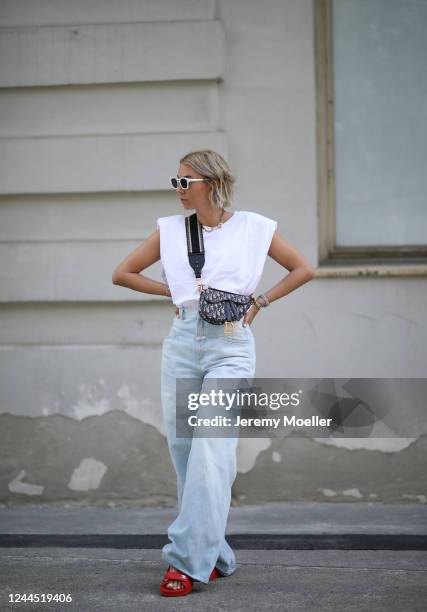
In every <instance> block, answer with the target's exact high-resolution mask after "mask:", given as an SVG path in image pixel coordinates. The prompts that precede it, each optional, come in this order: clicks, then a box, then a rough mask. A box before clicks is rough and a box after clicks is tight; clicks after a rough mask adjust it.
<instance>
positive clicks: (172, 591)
mask: <svg viewBox="0 0 427 612" xmlns="http://www.w3.org/2000/svg"><path fill="white" fill-rule="evenodd" d="M169 567H170V566H169ZM169 567H168V569H167V571H166V573H165V575H164V578H163V580H162V582H161V584H160V593H161V594H162V595H164V596H165V597H179V596H180V595H188V594H189V593H191V591H192V590H193V578H191V576H187V574H184V573H182V572H175V571H174V570H171V569H169ZM217 578H222V574H220V573H219V572H218V570H217V569H216V567H214V568H213V570H212V572H211V575H210V576H209V580H210V581H212V580H216V579H217ZM171 580H179V582H182V584H183V585H184V586H183V587H179V588H174V587H168V586H166V585H167V583H168V582H170V581H171Z"/></svg>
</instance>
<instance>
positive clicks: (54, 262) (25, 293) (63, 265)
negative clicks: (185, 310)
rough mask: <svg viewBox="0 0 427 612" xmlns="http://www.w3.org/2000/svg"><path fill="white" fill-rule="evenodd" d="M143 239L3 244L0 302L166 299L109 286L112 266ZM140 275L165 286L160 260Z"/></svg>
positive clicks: (0, 257) (110, 284) (0, 252)
mask: <svg viewBox="0 0 427 612" xmlns="http://www.w3.org/2000/svg"><path fill="white" fill-rule="evenodd" d="M154 229H155V228H154ZM153 231H154V230H153ZM144 238H145V237H144ZM144 238H142V239H141V240H140V241H126V240H123V241H105V242H21V243H13V242H12V243H1V244H0V302H20V301H36V302H37V301H74V302H78V301H97V302H98V301H106V300H109V301H110V300H111V301H144V300H148V301H150V300H155V299H162V300H166V301H167V300H168V298H166V297H162V296H157V295H151V294H147V293H141V292H138V291H134V290H131V289H127V288H125V287H120V286H119V285H113V283H112V280H111V276H112V274H113V271H114V269H115V268H116V266H117V265H118V264H119V263H120V262H121V261H122V260H123V259H124V258H125V257H126V256H127V255H128V254H129V253H130V252H131V251H132V250H133V249H135V248H136V247H137V246H139V244H141V242H142V241H143V240H144ZM183 239H184V240H185V236H184V237H183ZM143 274H144V276H149V277H150V278H153V279H155V280H158V281H161V282H163V279H162V277H161V264H160V261H158V262H156V263H155V264H153V265H152V266H150V267H149V268H147V270H146V271H144V272H143Z"/></svg>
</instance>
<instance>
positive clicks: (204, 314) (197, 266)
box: [185, 213, 254, 333]
mask: <svg viewBox="0 0 427 612" xmlns="http://www.w3.org/2000/svg"><path fill="white" fill-rule="evenodd" d="M185 230H186V233H187V250H188V260H189V262H190V266H191V267H192V268H193V270H194V273H195V275H196V282H197V288H198V290H199V292H200V299H199V315H200V317H201V318H202V319H204V320H205V321H207V322H208V323H212V324H213V325H223V324H225V330H224V333H230V332H231V333H232V331H233V326H234V321H240V319H241V318H242V317H243V316H244V315H245V314H246V312H247V311H248V310H249V308H250V306H251V304H252V303H253V301H254V297H253V294H251V295H242V294H240V293H231V292H230V291H223V290H222V289H215V288H214V287H209V286H206V285H203V284H202V281H201V273H202V268H203V266H204V265H205V249H204V243H203V229H202V225H201V223H200V222H199V220H198V219H197V214H196V213H194V214H193V215H189V216H188V217H185ZM230 327H231V330H230V331H229V328H230Z"/></svg>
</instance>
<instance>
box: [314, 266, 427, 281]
mask: <svg viewBox="0 0 427 612" xmlns="http://www.w3.org/2000/svg"><path fill="white" fill-rule="evenodd" d="M356 276H427V264H382V265H381V264H364V265H363V264H357V265H346V266H343V265H340V266H338V265H334V266H331V265H324V266H322V265H321V266H319V267H318V268H316V275H315V278H338V277H346V278H351V277H356Z"/></svg>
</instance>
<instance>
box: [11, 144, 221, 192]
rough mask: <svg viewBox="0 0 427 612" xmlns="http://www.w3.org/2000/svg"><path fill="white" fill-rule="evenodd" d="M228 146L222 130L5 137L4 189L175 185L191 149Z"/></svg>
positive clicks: (84, 189) (123, 188) (72, 189)
mask: <svg viewBox="0 0 427 612" xmlns="http://www.w3.org/2000/svg"><path fill="white" fill-rule="evenodd" d="M224 146H225V139H224V133H222V132H194V133H189V132H186V133H168V134H134V135H130V134H129V135H123V136H81V137H57V138H1V139H0V193H3V194H6V193H10V194H13V193H69V192H74V193H76V192H92V191H140V190H142V191H146V190H158V189H169V188H170V184H169V176H170V174H169V173H170V169H171V168H173V169H174V172H176V169H177V162H178V160H179V159H180V158H181V157H182V156H183V155H184V154H185V153H187V152H188V151H189V150H192V149H196V148H197V149H198V148H212V149H215V150H217V151H218V152H219V153H221V154H222V155H225V154H226V153H225V151H224Z"/></svg>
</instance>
